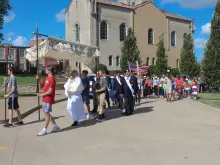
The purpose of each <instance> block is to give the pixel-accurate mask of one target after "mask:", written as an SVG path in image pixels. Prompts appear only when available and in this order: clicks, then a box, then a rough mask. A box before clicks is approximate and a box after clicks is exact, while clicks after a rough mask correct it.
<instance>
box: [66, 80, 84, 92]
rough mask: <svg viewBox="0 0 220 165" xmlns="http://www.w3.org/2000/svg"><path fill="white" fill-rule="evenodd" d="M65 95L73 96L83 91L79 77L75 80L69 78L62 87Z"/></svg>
mask: <svg viewBox="0 0 220 165" xmlns="http://www.w3.org/2000/svg"><path fill="white" fill-rule="evenodd" d="M64 89H65V95H66V96H68V95H69V94H74V93H76V92H82V91H83V90H84V86H83V83H82V80H81V78H80V77H79V76H76V77H75V78H73V77H70V78H69V79H68V81H67V82H66V84H65V85H64Z"/></svg>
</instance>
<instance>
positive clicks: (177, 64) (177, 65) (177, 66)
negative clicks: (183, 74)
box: [176, 59, 179, 68]
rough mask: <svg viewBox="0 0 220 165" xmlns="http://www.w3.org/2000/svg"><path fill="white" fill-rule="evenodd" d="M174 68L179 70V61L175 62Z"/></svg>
mask: <svg viewBox="0 0 220 165" xmlns="http://www.w3.org/2000/svg"><path fill="white" fill-rule="evenodd" d="M176 68H179V59H177V60H176Z"/></svg>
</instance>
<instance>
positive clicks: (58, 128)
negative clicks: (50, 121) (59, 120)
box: [50, 126, 60, 133]
mask: <svg viewBox="0 0 220 165" xmlns="http://www.w3.org/2000/svg"><path fill="white" fill-rule="evenodd" d="M58 131H60V127H58V126H54V127H53V129H52V131H51V132H50V133H55V132H58Z"/></svg>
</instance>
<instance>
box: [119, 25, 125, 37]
mask: <svg viewBox="0 0 220 165" xmlns="http://www.w3.org/2000/svg"><path fill="white" fill-rule="evenodd" d="M125 37H126V26H125V24H121V25H120V41H124V40H125Z"/></svg>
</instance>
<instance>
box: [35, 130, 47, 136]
mask: <svg viewBox="0 0 220 165" xmlns="http://www.w3.org/2000/svg"><path fill="white" fill-rule="evenodd" d="M46 134H47V130H46V129H45V128H44V129H42V130H41V131H40V132H39V133H38V134H37V136H44V135H46Z"/></svg>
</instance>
